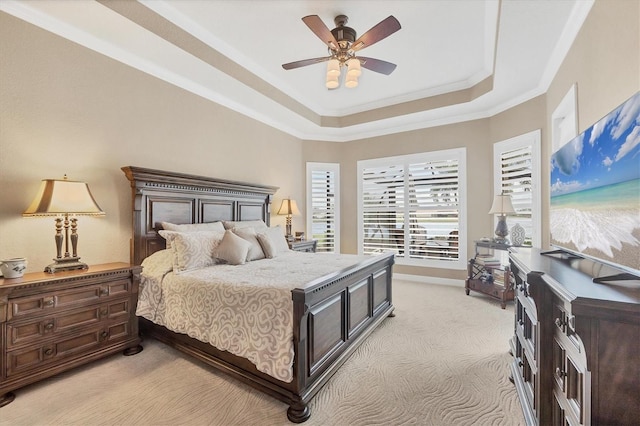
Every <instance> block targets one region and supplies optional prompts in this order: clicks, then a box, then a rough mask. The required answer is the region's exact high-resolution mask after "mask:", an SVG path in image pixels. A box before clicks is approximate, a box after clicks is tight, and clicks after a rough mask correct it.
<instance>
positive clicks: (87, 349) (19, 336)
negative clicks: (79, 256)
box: [0, 263, 142, 407]
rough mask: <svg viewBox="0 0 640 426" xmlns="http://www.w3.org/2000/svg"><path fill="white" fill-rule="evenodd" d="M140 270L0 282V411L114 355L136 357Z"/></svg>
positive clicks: (115, 267) (118, 267)
mask: <svg viewBox="0 0 640 426" xmlns="http://www.w3.org/2000/svg"><path fill="white" fill-rule="evenodd" d="M141 270H142V268H141V267H140V266H132V265H129V264H127V263H109V264H104V265H95V266H91V267H90V268H89V269H88V270H82V271H63V272H57V273H55V274H48V273H44V272H36V273H30V274H25V275H24V276H23V277H21V278H13V279H1V278H0V345H1V348H0V350H1V352H0V370H1V371H0V407H2V406H3V405H7V404H9V403H10V402H11V401H13V399H14V394H13V391H14V390H15V389H18V388H21V387H23V386H26V385H28V384H31V383H34V382H37V381H39V380H42V379H45V378H47V377H50V376H53V375H56V374H58V373H61V372H63V371H67V370H69V369H71V368H74V367H77V366H79V365H82V364H86V363H87V362H90V361H94V360H97V359H99V358H103V357H105V356H107V355H111V354H113V353H115V352H119V351H124V355H134V354H136V353H138V352H140V351H141V350H142V346H140V337H139V336H138V318H137V317H136V315H135V310H136V305H137V302H138V285H139V283H140V272H141Z"/></svg>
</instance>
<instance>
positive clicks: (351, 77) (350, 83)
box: [344, 73, 358, 89]
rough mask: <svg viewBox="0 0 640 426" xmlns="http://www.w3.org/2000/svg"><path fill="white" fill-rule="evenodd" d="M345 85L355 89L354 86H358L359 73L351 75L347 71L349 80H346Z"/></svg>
mask: <svg viewBox="0 0 640 426" xmlns="http://www.w3.org/2000/svg"><path fill="white" fill-rule="evenodd" d="M344 85H345V87H348V88H349V89H353V88H354V87H358V76H357V75H353V74H352V75H349V74H348V73H347V80H346V81H345V82H344Z"/></svg>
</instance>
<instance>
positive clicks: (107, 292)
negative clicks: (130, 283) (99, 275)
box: [100, 287, 109, 296]
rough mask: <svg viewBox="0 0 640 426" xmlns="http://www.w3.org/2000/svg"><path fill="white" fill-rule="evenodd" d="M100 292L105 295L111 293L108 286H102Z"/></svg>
mask: <svg viewBox="0 0 640 426" xmlns="http://www.w3.org/2000/svg"><path fill="white" fill-rule="evenodd" d="M100 294H101V295H103V296H106V295H107V294H109V289H108V288H106V287H105V288H101V289H100Z"/></svg>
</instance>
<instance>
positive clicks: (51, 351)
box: [44, 348, 53, 356]
mask: <svg viewBox="0 0 640 426" xmlns="http://www.w3.org/2000/svg"><path fill="white" fill-rule="evenodd" d="M44 354H45V355H46V356H51V355H53V349H51V348H47V349H45V350H44Z"/></svg>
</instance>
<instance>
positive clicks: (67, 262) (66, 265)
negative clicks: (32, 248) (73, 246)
mask: <svg viewBox="0 0 640 426" xmlns="http://www.w3.org/2000/svg"><path fill="white" fill-rule="evenodd" d="M76 269H89V266H88V265H87V264H86V263H84V262H80V258H79V257H62V258H60V259H53V263H52V264H50V265H48V266H47V267H46V268H44V271H45V272H48V273H50V274H54V273H56V272H60V271H72V270H76Z"/></svg>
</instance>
